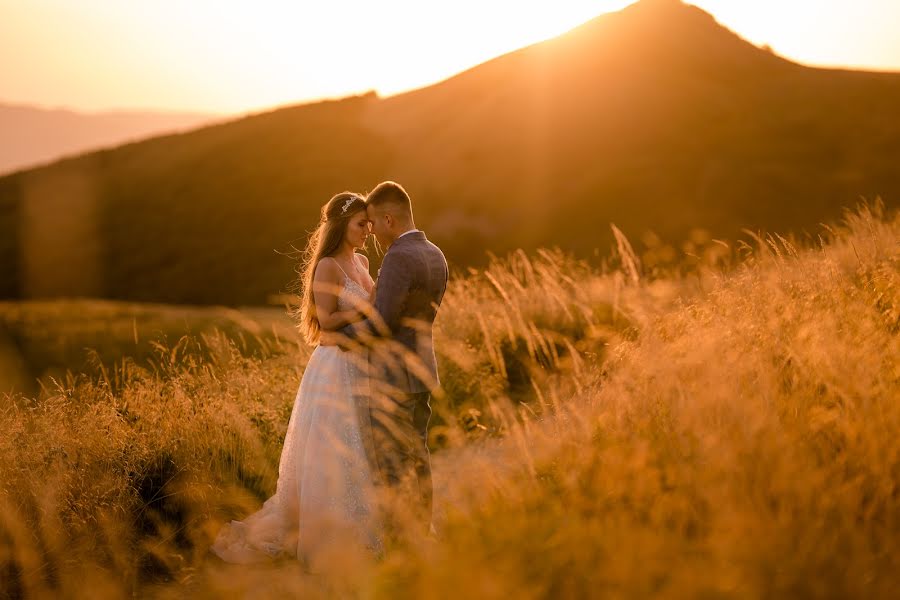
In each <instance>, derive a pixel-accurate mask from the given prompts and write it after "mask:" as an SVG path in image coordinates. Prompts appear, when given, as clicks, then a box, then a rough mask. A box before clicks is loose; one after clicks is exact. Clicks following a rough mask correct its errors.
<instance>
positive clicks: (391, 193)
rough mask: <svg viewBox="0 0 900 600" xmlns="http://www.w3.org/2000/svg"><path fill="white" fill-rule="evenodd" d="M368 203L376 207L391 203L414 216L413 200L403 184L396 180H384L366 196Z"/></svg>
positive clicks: (392, 205)
mask: <svg viewBox="0 0 900 600" xmlns="http://www.w3.org/2000/svg"><path fill="white" fill-rule="evenodd" d="M366 204H367V205H369V206H374V207H376V208H377V207H381V206H387V205H390V206H391V207H396V208H398V209H400V210H401V211H402V212H403V213H405V214H407V215H409V217H410V218H412V201H410V199H409V194H407V193H406V190H404V189H403V186H402V185H400V184H399V183H397V182H395V181H382V182H381V183H379V184H378V185H376V186H375V189H374V190H372V191H371V192H369V195H368V196H366Z"/></svg>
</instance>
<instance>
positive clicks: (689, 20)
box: [0, 0, 900, 304]
mask: <svg viewBox="0 0 900 600" xmlns="http://www.w3.org/2000/svg"><path fill="white" fill-rule="evenodd" d="M898 105H900V75H898V74H884V73H866V72H851V71H840V70H827V69H813V68H808V67H803V66H800V65H797V64H794V63H791V62H789V61H786V60H784V59H782V58H779V57H777V56H774V55H773V54H771V53H769V52H766V51H764V50H761V49H759V48H756V47H755V46H753V45H751V44H749V43H747V42H746V41H744V40H742V39H740V38H739V37H738V36H736V35H734V34H733V33H732V32H730V31H728V30H726V29H725V28H723V27H721V26H720V25H719V24H717V23H716V22H715V20H714V19H713V18H712V17H711V16H710V15H708V14H707V13H705V12H703V11H702V10H700V9H698V8H696V7H692V6H688V5H683V4H681V3H679V2H677V1H675V0H643V1H641V2H638V3H637V4H635V5H632V6H630V7H628V8H626V9H624V10H622V11H620V12H617V13H612V14H608V15H603V16H600V17H598V18H596V19H594V20H592V21H590V22H588V23H586V24H584V25H582V26H581V27H578V28H576V29H575V30H573V31H571V32H569V33H567V34H565V35H563V36H560V37H559V38H556V39H553V40H550V41H547V42H543V43H540V44H536V45H533V46H530V47H527V48H523V49H521V50H519V51H516V52H513V53H511V54H508V55H504V56H501V57H498V58H496V59H494V60H491V61H489V62H486V63H484V64H482V65H479V66H477V67H475V68H473V69H471V70H469V71H467V72H465V73H462V74H460V75H457V76H455V77H452V78H450V79H448V80H446V81H444V82H441V83H439V84H436V85H434V86H430V87H427V88H423V89H421V90H417V91H413V92H410V93H406V94H402V95H398V96H394V97H390V98H378V97H376V96H375V95H373V94H369V95H366V96H362V97H356V98H347V99H343V100H337V101H331V102H321V103H315V104H308V105H300V106H294V107H287V108H283V109H280V110H276V111H272V112H269V113H265V114H259V115H254V116H250V117H247V118H244V119H241V120H238V121H234V122H230V123H226V124H222V125H217V126H213V127H207V128H204V129H201V130H199V131H196V132H191V133H188V134H183V135H178V136H168V137H162V138H157V139H153V140H149V141H146V142H142V143H138V144H132V145H128V146H124V147H122V148H118V149H115V150H110V151H104V152H98V153H93V154H89V155H86V156H83V157H80V158H77V159H73V160H68V161H63V162H60V163H58V164H55V165H52V166H49V167H46V168H42V169H36V170H32V171H27V172H22V173H17V174H14V175H11V176H8V177H6V178H2V179H0V231H2V232H3V234H4V235H3V236H0V263H2V264H3V265H4V270H5V272H8V273H10V276H9V277H7V278H5V279H4V280H3V281H2V282H0V297H5V298H22V297H24V298H34V297H37V298H40V297H54V296H61V295H62V296H72V295H76V296H100V297H108V298H115V299H125V300H139V301H163V302H187V303H224V304H259V303H263V302H265V301H266V299H267V298H268V297H269V296H270V295H271V294H274V293H277V292H279V291H283V290H284V289H285V288H286V287H287V284H288V282H289V281H290V279H291V278H292V276H293V273H292V268H293V266H294V264H293V262H292V261H291V260H290V259H289V258H286V257H284V256H279V255H278V254H277V253H276V251H279V252H284V251H287V250H289V249H290V246H291V244H294V245H297V246H299V245H302V244H303V241H304V236H305V232H306V231H308V230H309V229H310V228H312V227H313V226H314V224H315V220H316V218H317V215H318V208H319V206H320V205H321V204H322V203H323V202H324V201H325V200H327V199H328V197H330V196H331V195H332V194H333V193H335V192H338V191H341V190H344V189H351V190H358V191H365V190H367V189H371V188H372V187H373V186H374V185H375V184H376V183H377V182H378V181H379V180H381V179H385V178H392V179H396V180H398V181H401V182H402V183H404V185H406V186H407V188H408V189H409V190H410V192H411V194H412V196H413V199H414V202H415V204H416V210H417V217H418V224H419V226H420V227H422V228H423V229H425V230H426V232H427V233H428V234H429V236H430V238H431V239H433V240H434V241H436V242H437V243H438V244H439V245H441V246H442V248H443V249H444V250H445V252H446V254H447V255H448V258H449V259H450V261H451V262H452V263H453V264H455V265H456V266H457V267H465V266H467V265H477V264H482V263H484V262H485V260H486V252H487V251H488V250H490V251H491V252H495V253H501V254H502V253H504V252H505V251H507V250H510V249H513V248H518V247H523V248H534V247H538V246H547V245H551V246H559V247H561V248H563V249H564V250H568V251H573V252H575V253H577V254H578V255H580V256H588V255H591V253H592V252H593V251H594V250H595V249H596V248H600V250H601V253H605V252H606V249H607V248H608V246H609V244H610V242H611V238H610V236H609V234H608V232H609V228H608V223H610V222H614V223H616V224H617V225H618V226H619V227H621V228H622V230H623V231H625V233H626V234H627V235H628V236H629V237H631V238H633V239H640V237H641V236H642V235H643V234H644V233H645V232H647V231H654V232H656V233H657V234H658V235H659V236H661V237H662V239H663V240H664V241H669V242H672V243H678V242H680V241H682V240H683V239H685V238H686V237H687V236H688V235H689V234H691V232H692V231H693V230H695V229H703V230H705V231H706V233H705V234H697V232H694V235H695V237H698V236H699V238H700V239H704V238H706V239H708V238H709V237H710V236H713V237H719V238H733V237H735V236H739V235H741V231H742V229H743V228H745V227H749V228H750V229H759V228H764V229H768V230H779V231H798V232H799V231H802V230H805V229H806V230H809V231H815V230H816V227H817V224H818V223H819V222H821V221H826V220H829V219H833V218H836V217H837V216H839V215H840V211H841V209H842V207H844V206H852V205H855V204H856V202H857V201H858V199H859V198H860V197H867V198H874V197H875V196H882V197H883V198H884V199H885V201H886V203H887V204H888V206H893V205H894V203H896V202H897V198H900V171H898V170H897V169H896V164H897V161H898V159H900V118H898V117H897V113H896V108H895V107H896V106H898ZM662 255H664V256H669V257H672V256H673V255H674V256H676V257H677V253H676V252H671V251H670V252H666V253H663V254H662ZM373 262H375V263H377V261H373ZM375 266H377V265H375Z"/></svg>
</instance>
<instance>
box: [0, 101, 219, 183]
mask: <svg viewBox="0 0 900 600" xmlns="http://www.w3.org/2000/svg"><path fill="white" fill-rule="evenodd" d="M222 119H223V117H222V116H218V115H212V114H201V113H178V112H133V111H128V112H126V111H117V112H105V113H82V112H76V111H72V110H65V109H48V108H40V107H35V106H27V105H21V104H0V131H2V132H3V135H2V137H0V173H10V172H12V171H14V170H17V169H23V168H26V167H33V166H36V165H38V164H42V163H47V162H50V161H54V160H58V159H60V158H62V157H64V156H68V155H73V154H80V153H83V152H86V151H89V150H96V149H98V148H101V147H105V146H117V145H119V144H123V143H126V142H131V141H136V140H139V139H142V138H147V137H150V136H155V135H160V134H163V133H171V132H173V131H184V130H187V129H191V128H194V127H197V126H198V125H200V124H203V123H208V122H211V121H214V120H222Z"/></svg>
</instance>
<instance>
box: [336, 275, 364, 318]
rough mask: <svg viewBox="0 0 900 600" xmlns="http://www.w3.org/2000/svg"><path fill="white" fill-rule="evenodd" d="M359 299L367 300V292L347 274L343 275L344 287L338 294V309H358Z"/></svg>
mask: <svg viewBox="0 0 900 600" xmlns="http://www.w3.org/2000/svg"><path fill="white" fill-rule="evenodd" d="M360 300H364V301H368V300H369V292H367V291H366V289H365V288H364V287H363V286H361V285H360V284H358V283H356V281H354V280H353V279H351V278H350V277H349V276H348V275H344V288H343V289H342V290H341V293H340V294H338V310H342V311H343V310H353V309H359V301H360Z"/></svg>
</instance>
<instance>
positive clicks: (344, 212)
mask: <svg viewBox="0 0 900 600" xmlns="http://www.w3.org/2000/svg"><path fill="white" fill-rule="evenodd" d="M354 201H356V196H350V197H349V198H347V201H346V202H344V206H343V208H341V214H342V215H343V214H346V213H347V209H348V208H350V205H351V204H353V202H354Z"/></svg>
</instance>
